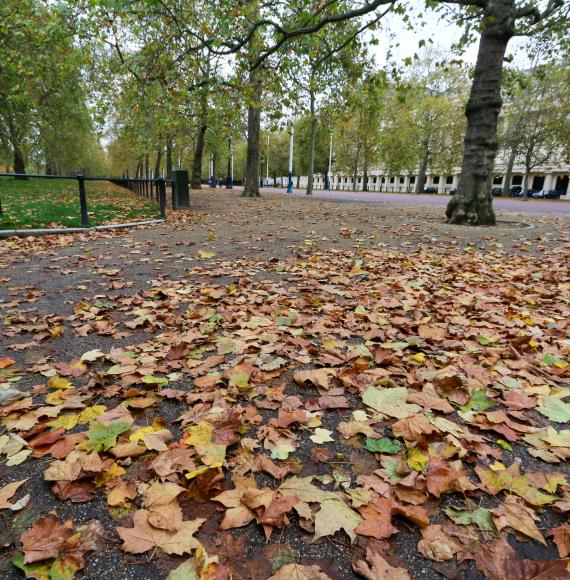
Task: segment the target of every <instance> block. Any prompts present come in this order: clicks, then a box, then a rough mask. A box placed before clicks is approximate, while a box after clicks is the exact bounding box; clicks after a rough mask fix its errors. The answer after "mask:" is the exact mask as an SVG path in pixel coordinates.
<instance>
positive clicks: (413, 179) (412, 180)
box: [410, 175, 416, 183]
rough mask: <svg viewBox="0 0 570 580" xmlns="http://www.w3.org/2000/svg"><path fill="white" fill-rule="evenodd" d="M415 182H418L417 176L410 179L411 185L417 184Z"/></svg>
mask: <svg viewBox="0 0 570 580" xmlns="http://www.w3.org/2000/svg"><path fill="white" fill-rule="evenodd" d="M415 182H416V176H415V175H412V176H411V177H410V183H415Z"/></svg>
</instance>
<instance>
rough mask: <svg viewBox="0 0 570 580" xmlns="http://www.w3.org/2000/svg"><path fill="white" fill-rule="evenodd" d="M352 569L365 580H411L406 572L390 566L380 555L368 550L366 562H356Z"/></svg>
mask: <svg viewBox="0 0 570 580" xmlns="http://www.w3.org/2000/svg"><path fill="white" fill-rule="evenodd" d="M352 567H353V568H354V571H355V572H358V573H359V574H360V575H361V576H364V578H366V580H409V579H410V578H411V576H410V574H409V573H408V571H407V570H405V569H404V568H396V567H394V566H390V564H389V563H388V562H387V561H386V560H385V559H384V558H383V557H382V556H381V555H380V554H378V553H377V552H373V551H372V550H370V549H369V548H367V549H366V561H364V560H357V561H356V563H354V564H353V565H352Z"/></svg>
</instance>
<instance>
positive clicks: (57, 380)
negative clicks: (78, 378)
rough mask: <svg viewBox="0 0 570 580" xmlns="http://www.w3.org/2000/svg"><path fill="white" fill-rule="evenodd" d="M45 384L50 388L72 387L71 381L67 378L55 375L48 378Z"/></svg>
mask: <svg viewBox="0 0 570 580" xmlns="http://www.w3.org/2000/svg"><path fill="white" fill-rule="evenodd" d="M47 386H48V387H49V388H50V389H71V388H72V387H73V385H72V384H71V381H68V380H67V379H64V378H63V377H59V376H57V375H55V376H54V377H50V378H49V380H48V382H47Z"/></svg>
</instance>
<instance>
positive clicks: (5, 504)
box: [0, 479, 28, 510]
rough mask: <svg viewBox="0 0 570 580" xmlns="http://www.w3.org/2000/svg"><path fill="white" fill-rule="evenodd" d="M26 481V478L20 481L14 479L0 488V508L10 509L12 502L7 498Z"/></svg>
mask: <svg viewBox="0 0 570 580" xmlns="http://www.w3.org/2000/svg"><path fill="white" fill-rule="evenodd" d="M26 481H28V480H27V479H22V480H20V481H14V482H13V483H9V484H8V485H5V486H4V487H3V488H2V489H0V510H5V509H10V508H11V507H12V504H11V503H10V502H9V501H8V500H9V499H11V498H12V496H13V495H14V494H15V493H16V492H17V491H18V489H19V488H20V486H21V485H23V484H24V483H26Z"/></svg>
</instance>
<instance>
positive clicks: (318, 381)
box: [293, 368, 337, 391]
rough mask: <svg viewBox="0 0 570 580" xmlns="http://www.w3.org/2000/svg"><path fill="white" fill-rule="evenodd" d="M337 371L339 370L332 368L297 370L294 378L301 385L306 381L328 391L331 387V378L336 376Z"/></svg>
mask: <svg viewBox="0 0 570 580" xmlns="http://www.w3.org/2000/svg"><path fill="white" fill-rule="evenodd" d="M336 373H337V371H336V370H335V369H331V368H322V369H312V370H309V371H296V372H294V373H293V380H294V381H295V382H296V383H298V384H299V385H301V386H304V385H305V383H311V384H312V385H314V386H316V387H321V388H323V389H325V390H326V391H328V390H329V389H330V380H331V378H332V377H335V376H336Z"/></svg>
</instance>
